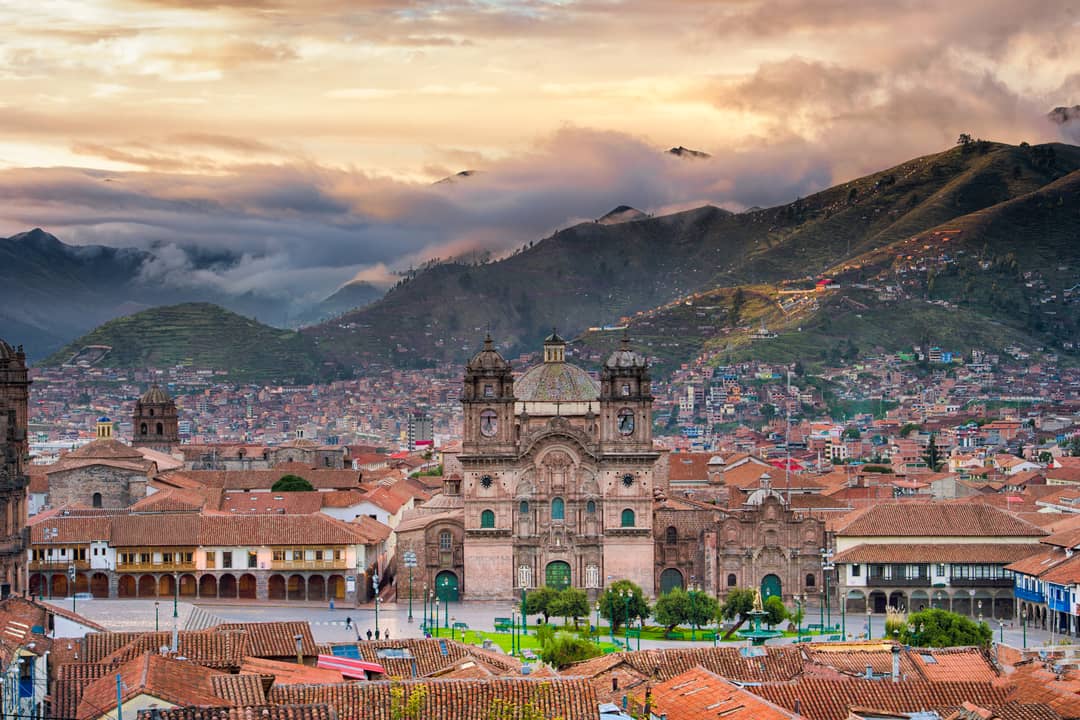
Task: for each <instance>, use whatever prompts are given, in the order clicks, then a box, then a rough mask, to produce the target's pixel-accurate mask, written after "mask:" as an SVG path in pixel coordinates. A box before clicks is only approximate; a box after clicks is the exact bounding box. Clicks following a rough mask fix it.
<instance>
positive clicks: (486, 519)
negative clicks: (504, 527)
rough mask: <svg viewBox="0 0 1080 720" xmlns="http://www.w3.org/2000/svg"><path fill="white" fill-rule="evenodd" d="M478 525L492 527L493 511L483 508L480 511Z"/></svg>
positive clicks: (493, 520) (493, 521)
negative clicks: (482, 510) (483, 509)
mask: <svg viewBox="0 0 1080 720" xmlns="http://www.w3.org/2000/svg"><path fill="white" fill-rule="evenodd" d="M480 527H482V528H493V527H495V513H494V512H493V511H491V510H485V511H484V512H482V513H480Z"/></svg>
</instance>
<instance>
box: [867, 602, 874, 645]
mask: <svg viewBox="0 0 1080 720" xmlns="http://www.w3.org/2000/svg"><path fill="white" fill-rule="evenodd" d="M873 618H874V616H873V615H872V614H871V613H870V606H869V605H867V606H866V639H867V640H873V639H874V628H872V627H871V626H870V621H871V620H873Z"/></svg>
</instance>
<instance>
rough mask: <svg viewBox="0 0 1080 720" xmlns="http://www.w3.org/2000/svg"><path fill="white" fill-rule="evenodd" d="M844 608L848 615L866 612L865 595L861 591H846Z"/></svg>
mask: <svg viewBox="0 0 1080 720" xmlns="http://www.w3.org/2000/svg"><path fill="white" fill-rule="evenodd" d="M845 603H846V605H845V607H846V609H847V612H849V613H864V612H866V595H865V594H863V591H862V590H848V591H847V597H846V598H845Z"/></svg>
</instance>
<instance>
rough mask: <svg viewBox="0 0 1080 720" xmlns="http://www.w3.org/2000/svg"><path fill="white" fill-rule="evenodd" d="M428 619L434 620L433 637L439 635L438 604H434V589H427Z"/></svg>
mask: <svg viewBox="0 0 1080 720" xmlns="http://www.w3.org/2000/svg"><path fill="white" fill-rule="evenodd" d="M428 616H429V617H428V620H434V621H435V623H434V624H435V637H439V606H438V605H437V604H435V591H434V590H428Z"/></svg>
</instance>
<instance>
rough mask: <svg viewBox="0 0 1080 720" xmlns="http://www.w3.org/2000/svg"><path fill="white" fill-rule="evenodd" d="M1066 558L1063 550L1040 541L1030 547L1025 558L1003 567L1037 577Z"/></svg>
mask: <svg viewBox="0 0 1080 720" xmlns="http://www.w3.org/2000/svg"><path fill="white" fill-rule="evenodd" d="M1067 559H1068V558H1066V557H1065V551H1064V550H1062V549H1061V548H1058V547H1054V546H1051V545H1046V544H1042V543H1040V544H1039V545H1038V546H1036V547H1033V548H1031V554H1029V555H1028V556H1027V557H1026V558H1023V559H1021V560H1017V561H1016V562H1014V563H1010V564H1009V565H1007V566H1005V569H1006V570H1011V571H1012V572H1015V573H1020V574H1021V575H1030V576H1032V577H1038V576H1040V575H1042V574H1043V573H1044V572H1046V571H1048V570H1050V569H1051V568H1053V567H1055V566H1056V565H1058V564H1060V563H1063V562H1065V560H1067Z"/></svg>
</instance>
